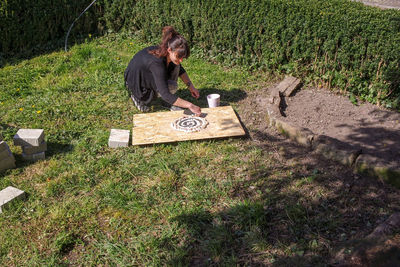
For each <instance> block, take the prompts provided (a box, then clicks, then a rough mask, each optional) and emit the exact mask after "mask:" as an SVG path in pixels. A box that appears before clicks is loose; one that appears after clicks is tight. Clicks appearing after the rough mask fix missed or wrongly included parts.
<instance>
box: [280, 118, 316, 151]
mask: <svg viewBox="0 0 400 267" xmlns="http://www.w3.org/2000/svg"><path fill="white" fill-rule="evenodd" d="M275 127H276V129H277V130H278V131H280V132H281V133H282V134H283V135H286V136H287V137H289V138H290V139H292V140H295V141H296V142H298V143H299V144H301V145H303V146H306V147H311V143H312V140H313V138H314V134H313V132H311V131H310V130H308V129H306V128H302V127H297V126H294V125H291V124H289V123H287V122H285V121H283V120H280V119H276V118H275Z"/></svg>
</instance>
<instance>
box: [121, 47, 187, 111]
mask: <svg viewBox="0 0 400 267" xmlns="http://www.w3.org/2000/svg"><path fill="white" fill-rule="evenodd" d="M156 48H157V46H150V47H147V48H144V49H142V50H141V51H139V52H138V53H136V54H135V55H134V56H133V58H132V59H131V61H130V62H129V64H128V67H127V68H126V70H125V73H124V78H125V83H126V85H127V86H128V89H129V91H130V93H131V94H133V95H134V96H135V97H137V98H138V99H139V100H141V101H143V102H144V103H145V104H148V103H149V102H150V101H151V100H152V99H153V96H154V94H155V93H156V92H157V93H159V94H160V96H161V98H162V99H163V100H164V101H166V102H168V103H169V104H171V105H172V104H173V103H175V101H176V100H177V99H178V97H177V96H176V95H174V94H171V93H170V92H169V89H168V80H169V79H170V78H171V74H172V72H173V71H174V69H175V68H177V67H179V68H180V69H179V76H180V75H182V74H183V73H185V72H186V71H185V69H184V68H183V67H182V65H179V66H177V65H175V64H174V63H173V62H170V63H169V65H168V66H167V58H166V57H161V58H158V57H156V56H155V55H152V54H150V53H149V51H151V50H153V49H156Z"/></svg>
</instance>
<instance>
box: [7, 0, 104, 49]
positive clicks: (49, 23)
mask: <svg viewBox="0 0 400 267" xmlns="http://www.w3.org/2000/svg"><path fill="white" fill-rule="evenodd" d="M91 2H92V1H91V0H74V1H68V0H58V1H51V0H35V1H29V0H1V2H0V34H1V40H0V51H1V54H2V55H3V56H4V57H10V56H12V55H14V54H17V53H21V52H27V51H31V50H34V49H38V48H40V47H43V46H45V45H47V44H48V43H51V42H54V41H55V40H59V39H61V38H63V37H65V35H66V33H67V31H68V28H69V26H70V25H71V23H72V22H73V21H74V19H75V18H76V17H78V16H79V14H80V13H81V12H82V11H83V10H84V9H85V8H86V7H87V6H88V5H89V4H90V3H91ZM102 11H103V9H102V5H96V4H95V5H94V6H92V7H91V8H90V9H89V10H88V12H86V13H85V14H84V15H83V16H82V17H81V18H80V19H79V20H78V21H77V22H76V23H75V25H74V28H73V30H72V32H71V36H72V37H74V33H79V34H83V33H90V32H96V31H97V30H98V25H99V18H101V16H102V14H103V13H102Z"/></svg>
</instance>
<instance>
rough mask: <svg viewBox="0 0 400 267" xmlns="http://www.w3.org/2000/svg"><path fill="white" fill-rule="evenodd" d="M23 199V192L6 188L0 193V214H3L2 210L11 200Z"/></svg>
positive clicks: (13, 188)
mask: <svg viewBox="0 0 400 267" xmlns="http://www.w3.org/2000/svg"><path fill="white" fill-rule="evenodd" d="M23 198H25V192H24V191H22V190H19V189H18V188H15V187H12V186H8V187H6V188H5V189H3V190H1V191H0V213H2V212H3V210H2V209H3V208H5V207H6V206H7V204H8V203H10V202H11V201H13V200H16V199H23Z"/></svg>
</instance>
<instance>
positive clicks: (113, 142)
mask: <svg viewBox="0 0 400 267" xmlns="http://www.w3.org/2000/svg"><path fill="white" fill-rule="evenodd" d="M129 135H130V131H129V130H121V129H111V132H110V137H109V139H108V146H109V147H111V148H117V147H127V146H128V145H129Z"/></svg>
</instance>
